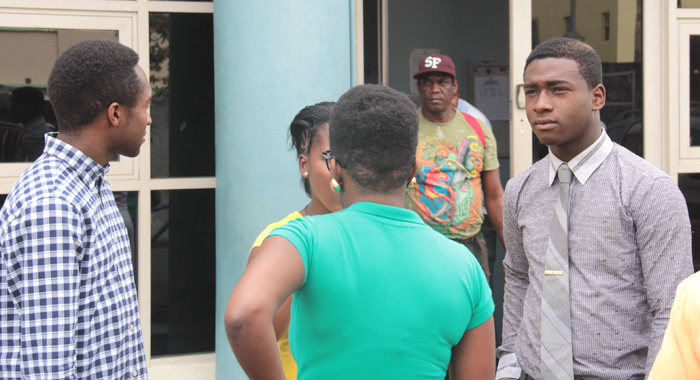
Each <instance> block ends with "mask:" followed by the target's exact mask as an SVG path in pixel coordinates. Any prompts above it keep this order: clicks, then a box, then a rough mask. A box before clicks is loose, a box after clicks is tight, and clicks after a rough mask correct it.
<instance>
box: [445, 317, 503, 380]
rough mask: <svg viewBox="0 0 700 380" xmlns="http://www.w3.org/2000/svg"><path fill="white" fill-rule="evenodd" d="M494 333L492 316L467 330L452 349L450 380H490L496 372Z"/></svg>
mask: <svg viewBox="0 0 700 380" xmlns="http://www.w3.org/2000/svg"><path fill="white" fill-rule="evenodd" d="M495 351H496V332H495V330H494V324H493V316H491V317H490V318H489V319H487V320H486V322H484V323H482V324H481V325H479V326H477V327H475V328H473V329H471V330H467V331H466V332H465V333H464V335H463V336H462V339H461V340H460V341H459V343H458V344H457V345H456V346H454V347H453V348H452V359H451V360H450V379H459V380H461V379H470V380H472V379H476V380H479V379H483V380H487V379H488V380H492V379H493V374H494V372H496V356H495V354H494V353H495Z"/></svg>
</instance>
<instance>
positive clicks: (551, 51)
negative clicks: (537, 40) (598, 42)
mask: <svg viewBox="0 0 700 380" xmlns="http://www.w3.org/2000/svg"><path fill="white" fill-rule="evenodd" d="M544 58H566V59H571V60H573V61H575V62H576V63H577V64H578V71H579V73H580V74H581V76H582V77H583V78H584V79H585V80H586V83H587V84H588V89H593V88H595V86H597V85H599V84H603V66H602V64H601V63H600V57H599V56H598V53H596V52H595V50H593V48H592V47H591V46H590V45H588V44H587V43H585V42H582V41H579V40H575V39H573V38H566V37H559V38H552V39H551V40H547V41H545V42H543V43H541V44H539V45H537V47H535V48H534V49H533V50H532V52H531V53H530V55H529V56H528V57H527V60H526V61H525V70H527V67H528V66H529V65H530V63H531V62H532V61H534V60H536V59H544Z"/></svg>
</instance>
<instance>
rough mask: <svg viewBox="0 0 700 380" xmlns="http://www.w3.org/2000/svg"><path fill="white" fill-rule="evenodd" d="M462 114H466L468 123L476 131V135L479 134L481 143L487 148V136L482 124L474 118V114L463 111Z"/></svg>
mask: <svg viewBox="0 0 700 380" xmlns="http://www.w3.org/2000/svg"><path fill="white" fill-rule="evenodd" d="M462 115H464V119H465V120H466V121H467V124H469V126H470V127H472V129H473V130H474V132H476V135H477V136H479V141H481V145H482V146H483V147H484V148H486V136H484V130H483V129H482V128H481V124H479V121H478V120H476V118H474V116H472V115H470V114H467V113H464V112H462Z"/></svg>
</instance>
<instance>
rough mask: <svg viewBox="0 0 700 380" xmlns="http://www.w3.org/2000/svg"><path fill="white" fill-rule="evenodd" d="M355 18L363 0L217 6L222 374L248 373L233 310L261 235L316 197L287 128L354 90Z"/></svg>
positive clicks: (260, 0) (248, 0)
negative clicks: (227, 313) (309, 192)
mask: <svg viewBox="0 0 700 380" xmlns="http://www.w3.org/2000/svg"><path fill="white" fill-rule="evenodd" d="M352 17H353V0H342V1H341V0H333V1H328V0H304V1H298V0H275V1H271V0H238V1H215V2H214V66H215V67H214V73H215V78H214V79H215V83H216V86H215V91H216V133H215V137H216V180H217V186H216V187H217V188H216V261H217V263H216V267H217V269H216V288H217V290H216V378H217V379H219V380H224V379H226V380H230V379H245V378H246V377H245V374H244V373H243V371H242V370H241V368H240V367H239V366H238V362H237V361H236V359H235V357H234V355H233V352H232V351H231V348H230V346H229V343H228V341H227V339H226V334H225V332H224V326H223V313H224V310H225V308H226V303H227V302H228V298H229V295H230V294H231V290H233V287H234V286H235V284H236V281H237V280H238V279H239V277H240V275H241V273H242V272H243V269H244V268H245V263H246V260H247V257H248V250H249V249H250V246H251V244H252V243H253V241H254V239H255V237H256V236H257V234H259V233H260V231H262V229H263V228H264V227H265V226H266V225H267V224H269V223H272V222H275V221H277V220H279V219H282V218H283V217H285V216H286V215H288V214H289V213H290V212H292V211H293V210H300V209H302V208H303V207H304V205H306V202H307V201H308V200H307V198H306V195H305V194H304V192H303V188H302V186H301V183H300V178H299V177H300V176H299V172H298V170H297V164H296V157H295V154H294V153H292V152H291V151H290V150H289V147H288V142H287V130H288V127H289V123H290V122H291V120H292V118H293V117H294V115H295V114H296V113H297V112H298V111H299V110H300V109H301V108H302V107H304V106H306V105H308V104H313V103H317V102H320V101H325V100H329V101H335V100H337V99H338V97H339V96H340V95H341V94H342V93H343V92H345V91H346V90H347V89H349V88H350V87H351V86H352V84H353V69H354V62H353V57H354V56H353V49H354V31H353V29H352V25H353V19H352ZM192 59H193V60H196V59H197V58H196V57H192ZM193 222H195V221H193ZM193 254H194V253H193Z"/></svg>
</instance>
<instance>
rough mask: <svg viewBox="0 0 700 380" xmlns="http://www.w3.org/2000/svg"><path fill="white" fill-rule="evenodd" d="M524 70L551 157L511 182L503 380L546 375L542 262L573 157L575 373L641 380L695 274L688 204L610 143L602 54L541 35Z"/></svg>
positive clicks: (529, 103)
mask: <svg viewBox="0 0 700 380" xmlns="http://www.w3.org/2000/svg"><path fill="white" fill-rule="evenodd" d="M524 77H525V78H524V84H525V94H526V110H527V117H528V120H529V121H530V124H531V126H532V129H533V131H534V132H535V134H536V135H537V137H538V138H539V139H540V141H542V142H543V143H544V144H546V145H548V146H549V150H550V152H549V155H548V156H546V157H545V158H543V159H542V160H540V161H539V162H537V163H536V164H534V165H533V166H532V167H531V168H529V169H528V170H526V171H525V172H523V173H521V174H520V175H518V176H516V177H515V178H513V179H511V180H510V181H509V182H508V185H507V186H506V191H505V196H504V199H503V210H504V212H503V216H504V221H503V227H504V238H505V242H506V248H507V254H506V258H505V261H504V265H505V267H506V288H505V301H504V321H503V345H502V346H501V347H499V348H498V356H499V359H500V362H499V369H498V373H497V375H496V378H497V379H509V378H521V379H530V378H532V379H541V378H543V376H542V374H541V371H540V363H541V359H540V355H541V340H540V337H541V334H540V333H541V329H540V323H541V318H540V314H541V308H540V307H541V304H542V290H543V277H544V276H545V274H544V262H545V253H546V251H547V244H548V240H549V234H550V225H551V223H552V216H553V213H554V207H555V204H556V203H557V199H558V198H559V181H558V180H557V178H556V173H557V169H558V168H559V166H560V165H562V164H563V163H566V164H568V166H569V167H570V168H571V171H572V172H573V177H572V179H571V184H570V192H569V194H570V202H569V214H568V215H569V219H568V273H567V274H568V276H569V305H570V310H571V342H572V343H571V347H572V351H573V375H574V376H575V378H576V379H606V380H616V379H620V380H622V379H644V377H645V374H647V373H648V371H649V369H650V368H651V365H652V363H653V361H654V358H655V357H656V353H657V352H658V350H659V347H660V344H661V339H662V337H663V333H664V329H665V328H666V324H667V321H668V317H669V312H670V308H671V304H672V302H673V295H674V291H675V289H676V286H677V285H678V284H679V283H680V281H681V280H683V279H684V278H686V277H688V276H689V275H690V274H692V258H691V237H690V236H691V235H690V234H691V231H690V222H689V219H688V210H687V206H686V203H685V199H684V198H683V195H682V194H681V192H680V190H679V189H678V187H677V186H676V184H675V183H674V182H673V180H672V179H671V178H670V177H669V176H668V175H666V174H665V173H663V172H662V171H661V170H659V169H657V168H655V167H654V166H653V165H651V164H649V163H648V162H647V161H645V160H643V159H642V158H640V157H638V156H636V155H635V154H633V153H631V152H630V151H628V150H627V149H625V148H623V147H621V146H619V145H617V144H615V143H613V142H612V141H611V140H610V138H609V137H608V136H607V134H606V133H605V131H604V130H603V129H602V128H601V126H600V113H599V111H600V109H601V108H603V106H604V105H605V88H604V87H603V85H602V68H601V63H600V58H599V57H598V55H597V54H596V52H595V51H594V50H593V49H592V48H591V47H590V46H588V45H586V44H585V43H583V42H580V41H576V40H572V39H567V38H557V39H553V40H549V41H547V42H544V43H542V44H540V45H539V46H537V47H536V48H535V49H534V50H533V51H532V53H531V54H530V56H529V57H528V59H527V62H526V65H525V75H524ZM548 274H551V273H548ZM564 302H566V301H564ZM521 369H522V371H521Z"/></svg>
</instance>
